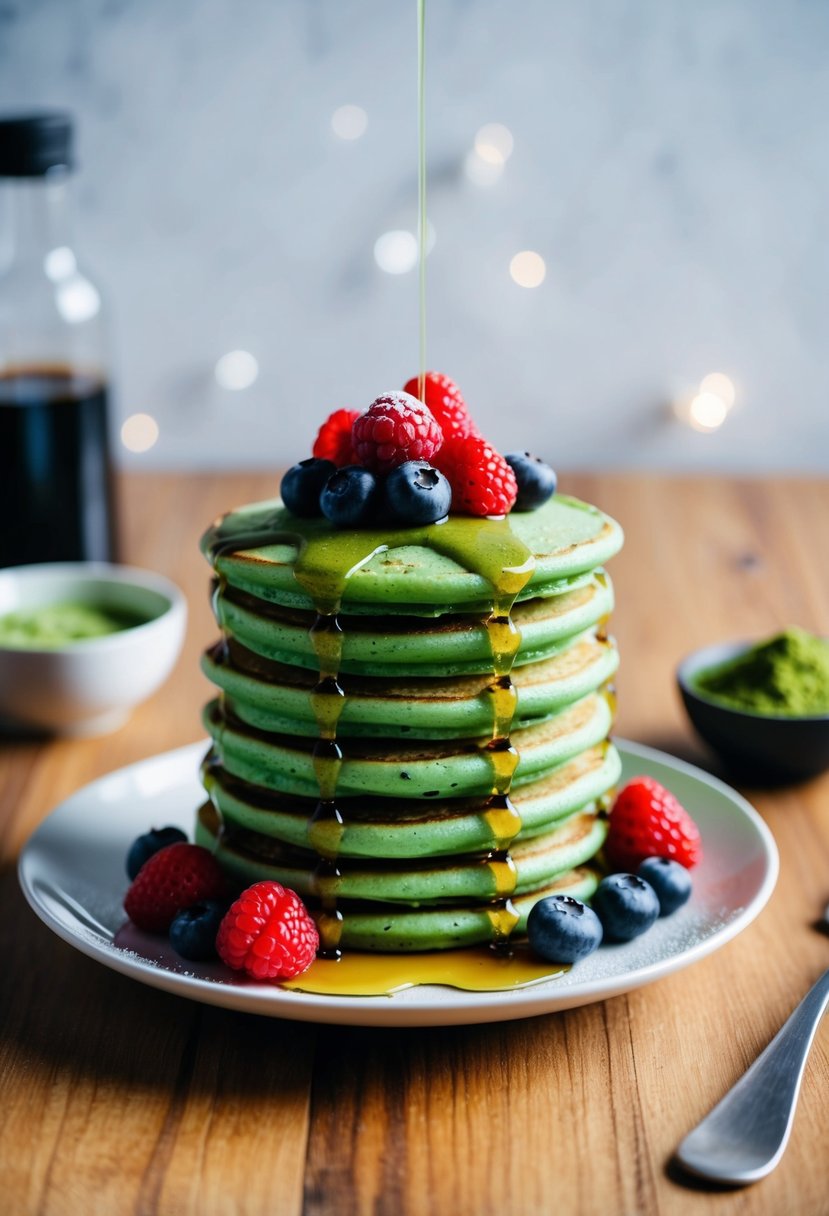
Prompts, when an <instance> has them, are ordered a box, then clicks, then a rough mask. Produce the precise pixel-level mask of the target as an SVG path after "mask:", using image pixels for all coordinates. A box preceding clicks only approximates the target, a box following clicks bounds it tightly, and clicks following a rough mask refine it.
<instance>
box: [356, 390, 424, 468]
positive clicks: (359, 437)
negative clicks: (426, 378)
mask: <svg viewBox="0 0 829 1216" xmlns="http://www.w3.org/2000/svg"><path fill="white" fill-rule="evenodd" d="M351 436H352V442H353V444H354V454H355V455H356V457H357V461H358V463H359V464H361V465H363V467H364V468H366V469H372V470H373V471H374V472H375V473H388V471H389V470H390V469H394V468H396V467H397V465H399V464H405V462H406V461H407V460H431V459H432V457H433V456H434V454H435V452H436V451H437V450H438V448H439V447H440V445H441V444H442V443H443V432H442V431H441V429H440V427H439V426H438V424H437V422H436V421H435V419H434V418H433V417H432V414H431V412H430V411H429V410H428V409H427V408H426V406H425V405H424V404H423V403H422V402H421V401H418V400H417V398H416V397H412V396H410V395H409V394H408V393H384V394H383V396H382V397H378V398H377V400H376V401H374V402H372V404H371V405H370V406H369V408H368V409H367V410H366V412H365V413H364V414H361V415H360V417H359V418H357V419H356V420H355V422H354V426H353V427H352V429H351Z"/></svg>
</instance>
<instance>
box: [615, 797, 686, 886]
mask: <svg viewBox="0 0 829 1216" xmlns="http://www.w3.org/2000/svg"><path fill="white" fill-rule="evenodd" d="M605 851H606V853H607V856H608V858H609V860H610V862H611V864H612V865H613V866H616V867H618V868H619V869H621V870H631V871H635V870H636V868H637V866H638V865H639V863H640V862H641V861H644V859H645V858H646V857H668V858H670V859H671V860H673V861H678V862H680V863H681V864H682V865H683V866H685V867H686V869H690V868H691V866H695V865H696V864H697V862H698V861H700V860H701V859H702V845H701V843H700V834H699V828H698V827H697V825H696V824H695V823H694V821H693V819H692V818H691V816H690V815H689V814H688V812H687V811H686V810H685V808H684V807H682V806H680V804H679V803H678V802H677V800H676V798H675V797H674V796H673V794H672V793H671V792H670V791H669V790H666V789H665V787H664V786H663V785H660V784H659V782H658V781H654V779H653V778H652V777H634V778H633V780H632V781H629V782H628V783H627V785H626V786H625V787H624V789H622V790H620V791H619V793H618V795H617V797H616V801H615V803H614V805H613V810H612V811H611V813H610V829H609V831H608V834H607V841H606V843H605Z"/></svg>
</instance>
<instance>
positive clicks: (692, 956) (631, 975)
mask: <svg viewBox="0 0 829 1216" xmlns="http://www.w3.org/2000/svg"><path fill="white" fill-rule="evenodd" d="M613 741H614V743H615V745H616V746H617V748H618V749H619V752H620V754H621V755H622V756H623V757H626V756H628V757H634V758H637V759H641V760H643V761H645V762H648V761H650V762H655V763H657V764H662V765H667V767H668V768H670V769H672V770H675V771H679V772H681V773H683V774H684V775H686V776H688V777H690V778H691V779H693V780H695V781H697V782H702V784H703V785H706V786H709V787H713V788H714V789H715V790H717V791H718V792H719V793H720V794H721V795H723V796H724V797H725V798H727V799H728V800H729V801H730V802H731V803H733V804H734V805H735V806H736V807H737V808H738V809H739V810H740V811H741V813H742V815H743V816H744V818H745V819H746V820H747V821H748V822H749V823H750V824H751V826H752V827H753V828H754V830H755V832H756V834H757V837H758V841H759V843H760V846H761V852H762V854H763V858H764V862H765V870H764V873H763V877H762V880H761V882H760V885H759V887H758V889H757V891H756V893H755V894H754V896H753V897H752V898H751V899H750V900H749V901H748V903H747V904H746V905H745V907H743V908H742V909H740V910H739V911H738V912H737V913H736V915H735V916H734V917H733V918H732V919H731V920H730V921H728V923H727V924H725V925H722V926H720V927H719V928H718V929H716V930H715V931H714V932H713V933H710V934H709V935H708V936H707V937H706V938H704V939H703V940H702V941H699V942H696V943H694V944H693V945H691V946H688V947H686V948H684V949H682V950H680V951H678V952H677V953H676V954H674V955H672V956H669V957H667V958H662V959H658V960H655V961H653V962H650V963H645V964H642V965H641V966H639V967H635V968H634V969H633V970H630V971H623V972H621V973H619V974H618V975H615V976H612V977H605V978H601V977H599V978H596V979H593V980H589V981H585V982H583V983H582V984H575V985H572V986H571V987H569V988H566V989H561V991H560V992H559V993H557V994H556V993H551V992H550V989H549V987H547V986H546V985H544V986H540V985H530V986H527V987H523V988H516V989H512V990H509V991H506V992H505V991H496V992H465V991H462V990H459V989H452V988H441V987H438V986H436V985H430V986H427V987H424V990H423V995H422V996H419V995H413V994H412V990H411V989H407V990H406V991H407V999H406V1001H405V1003H400V1004H395V1003H394V994H391V995H390V996H379V997H378V996H370V997H363V996H327V995H320V994H317V993H306V992H301V991H299V990H296V989H294V990H291V989H284V988H280V987H278V986H275V985H262V984H253V983H251V984H249V985H248V984H245V983H244V982H243V983H241V984H229V983H222V982H220V981H216V980H214V979H210V978H203V977H200V976H195V975H189V974H184V973H182V972H177V971H170V970H168V969H166V968H164V967H161V966H158V965H156V964H154V963H153V962H151V961H149V960H147V959H144V958H142V957H141V956H140V955H136V954H134V953H132V952H130V951H127V950H125V949H123V948H122V947H118V946H116V945H115V944H114V942H113V941H108V940H107V939H106V938H104V937H103V936H101V935H98V936H93V935H92V934H91V933H90V936H86V935H84V934H81V933H79V932H77V931H73V929H72V928H70V927H69V926H68V925H66V924H65V923H64V922H63V921H62V920H60V919H59V918H58V917H57V916H55V915H54V914H53V913H52V911H51V909H50V908H49V906H48V905H47V904H46V903H44V902H42V901H41V900H40V898H39V897H38V893H37V890H36V889H35V885H36V884H35V883H34V882H33V881H32V880H31V877H30V875H29V866H30V865H31V863H32V855H33V853H34V852H35V851H36V847H37V842H38V838H39V837H40V836H41V834H42V833H44V832H47V831H48V828H49V824H50V823H51V822H52V820H53V818H54V816H56V815H57V814H59V813H64V814H65V813H67V812H66V811H65V809H64V808H66V807H67V805H70V804H71V803H72V802H73V801H74V800H75V799H76V798H80V797H83V796H85V795H88V794H89V793H90V792H93V791H95V789H96V787H98V786H99V785H101V784H103V783H105V782H107V781H108V780H110V779H112V778H113V777H115V776H118V777H127V778H129V776H131V775H132V774H133V773H134V772H136V771H137V770H140V769H141V768H144V767H149V766H153V765H157V764H158V763H159V762H165V763H167V764H169V765H171V766H173V767H177V766H178V765H179V764H181V765H182V766H184V765H185V764H186V763H188V762H189V761H190V760H191V758H192V762H193V766H194V768H193V771H194V776H195V773H196V772H197V767H198V758H199V757H200V756H201V755H202V754H203V752H204V750H205V748H206V747H207V746H208V741H207V740H205V741H200V742H197V743H188V744H185V745H184V746H183V747H179V748H174V749H172V750H170V751H166V752H159V753H156V754H154V755H152V756H148V757H145V758H144V759H142V760H136V761H133V762H132V763H131V764H128V765H123V766H121V767H120V768H117V769H113V770H111V771H110V772H108V773H104V774H102V775H101V776H100V777H96V778H95V779H94V780H93V781H90V782H87V783H86V784H85V785H83V786H81V787H80V788H79V789H77V790H75V791H74V792H73V793H72V794H70V795H68V797H66V798H64V799H63V800H62V801H61V802H60V803H58V805H57V806H55V807H54V808H53V809H52V810H51V811H50V812H49V814H48V815H46V816H45V817H44V819H43V820H42V821H41V823H40V824H39V825H38V827H37V828H36V829H35V830H34V832H32V834H31V835H30V836H29V838H28V839H27V841H26V843H25V844H24V846H23V848H22V850H21V853H20V857H19V860H18V865H17V874H18V881H19V883H20V886H21V888H22V891H23V894H24V896H25V898H26V901H27V903H28V904H29V906H30V908H31V909H32V911H33V912H34V913H35V915H36V916H37V917H38V918H39V919H40V920H41V921H43V923H44V924H45V925H46V926H47V927H48V928H49V929H50V930H51V931H52V932H53V933H55V934H56V935H57V936H58V937H59V938H61V939H62V940H63V941H65V942H66V943H67V944H68V945H70V946H72V947H74V948H75V949H76V950H78V951H80V953H82V954H85V955H86V956H87V957H89V958H92V959H94V960H96V961H97V962H99V963H102V964H103V965H104V966H106V967H108V968H109V969H110V970H113V971H116V972H118V973H120V974H122V975H126V976H128V977H129V978H130V979H133V980H136V981H138V982H139V983H145V984H147V985H148V986H150V987H153V988H159V989H161V990H162V991H165V992H169V993H172V994H173V995H176V996H180V997H186V998H189V999H191V1000H196V1001H199V1002H201V1003H203V1004H210V1005H216V1006H219V1007H222V1008H229V1009H234V1010H236V1011H239V1012H246V1013H254V1014H260V1015H265V1016H269V1017H276V1018H280V1017H281V1018H285V1019H287V1020H290V1021H304V1022H315V1023H321V1024H323V1023H325V1024H335V1025H344V1026H345V1025H352V1026H387V1027H406V1026H411V1027H424V1026H449V1025H473V1024H476V1023H488V1022H503V1021H514V1020H517V1019H521V1018H526V1017H535V1016H540V1015H543V1014H546V1013H555V1012H562V1011H564V1010H566V1009H572V1008H578V1007H581V1006H582V1005H588V1004H593V1003H595V1002H597V1001H602V1000H608V999H610V998H611V997H614V996H620V995H622V994H623V993H626V992H632V991H634V990H635V989H637V988H641V987H643V986H645V985H646V984H649V983H653V982H655V981H656V980H658V979H662V978H664V977H666V976H668V975H672V974H673V973H674V972H676V971H680V970H684V969H685V968H686V967H689V966H692V965H693V964H694V963H696V962H699V961H700V960H701V959H703V958H705V957H707V956H708V955H709V954H713V953H715V952H716V951H717V950H719V949H721V948H722V947H723V946H725V945H727V944H728V942H730V941H732V940H733V939H734V938H735V937H737V936H738V935H739V934H740V933H742V932H743V931H744V930H745V929H746V928H748V926H749V925H750V924H751V923H752V922H753V921H754V920H755V919H756V918H757V917H758V916H759V914H760V912H762V910H763V908H764V907H765V906H766V904H767V903H768V901H769V899H770V897H771V895H772V892H773V891H774V888H775V885H776V883H777V878H778V875H779V870H780V859H779V853H778V850H777V845H776V843H775V840H774V836H773V835H772V832H771V830H770V828H769V827H768V825H767V824H766V822H765V821H764V820H763V818H762V817H761V815H760V814H759V813H758V812H757V811H756V810H755V808H754V807H753V806H752V805H751V803H750V802H748V800H747V799H746V798H745V797H743V795H742V794H740V793H739V792H738V791H737V790H735V789H733V788H732V787H731V786H729V785H728V784H727V783H726V782H724V781H722V780H721V779H720V778H719V777H715V776H713V775H712V774H711V773H708V772H706V771H705V770H704V769H701V768H699V767H698V766H697V765H694V764H691V763H689V762H688V761H686V760H682V759H680V758H679V757H676V756H672V755H671V754H670V753H668V752H663V751H661V750H659V749H657V748H653V747H650V746H648V745H647V744H643V743H636V742H634V741H631V740H628V739H624V738H619V737H616V736H614V739H613ZM435 992H439V993H441V994H442V999H441V998H436V997H435V995H434V993H435Z"/></svg>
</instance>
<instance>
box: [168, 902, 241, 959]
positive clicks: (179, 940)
mask: <svg viewBox="0 0 829 1216" xmlns="http://www.w3.org/2000/svg"><path fill="white" fill-rule="evenodd" d="M226 910H227V904H226V903H220V902H219V901H218V900H216V899H205V900H203V901H202V902H201V903H198V904H193V906H192V907H190V908H183V909H182V910H181V912H179V913H178V914H177V915H176V916H175V917H174V919H173V921H172V923H171V925H170V945H171V946H172V947H173V949H174V950H175V951H176V953H177V954H180V955H181V957H182V958H191V959H194V960H196V961H199V962H204V961H205V960H207V959H209V958H216V934H217V933H218V932H219V925H220V924H221V923H222V917H223V916H224V914H225V912H226Z"/></svg>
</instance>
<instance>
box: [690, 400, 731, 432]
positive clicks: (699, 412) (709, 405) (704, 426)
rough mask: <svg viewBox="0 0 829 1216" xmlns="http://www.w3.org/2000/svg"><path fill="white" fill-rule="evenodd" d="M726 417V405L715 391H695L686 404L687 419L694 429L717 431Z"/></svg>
mask: <svg viewBox="0 0 829 1216" xmlns="http://www.w3.org/2000/svg"><path fill="white" fill-rule="evenodd" d="M727 417H728V406H727V405H726V403H725V402H724V401H723V399H722V397H718V396H717V395H716V393H697V395H696V397H692V398H691V401H690V403H689V405H688V421H689V423H690V424H691V426H692V427H693V428H694V430H695V431H717V430H719V428H720V427H721V426H722V424H723V423H724V422H725V420H726V418H727Z"/></svg>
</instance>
